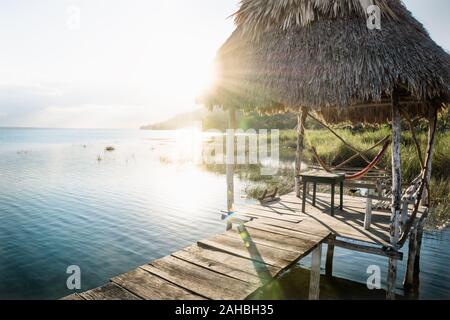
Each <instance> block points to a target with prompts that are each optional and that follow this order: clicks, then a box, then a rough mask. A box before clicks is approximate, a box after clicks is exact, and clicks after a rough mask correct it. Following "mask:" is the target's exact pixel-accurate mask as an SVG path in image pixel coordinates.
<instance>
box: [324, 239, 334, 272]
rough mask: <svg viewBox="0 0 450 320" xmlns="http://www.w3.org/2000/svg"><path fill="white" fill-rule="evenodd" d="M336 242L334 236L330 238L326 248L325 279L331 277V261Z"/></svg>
mask: <svg viewBox="0 0 450 320" xmlns="http://www.w3.org/2000/svg"><path fill="white" fill-rule="evenodd" d="M335 241H336V235H333V236H331V237H330V241H328V248H327V261H326V264H325V275H326V276H327V277H332V276H333V259H334V242H335Z"/></svg>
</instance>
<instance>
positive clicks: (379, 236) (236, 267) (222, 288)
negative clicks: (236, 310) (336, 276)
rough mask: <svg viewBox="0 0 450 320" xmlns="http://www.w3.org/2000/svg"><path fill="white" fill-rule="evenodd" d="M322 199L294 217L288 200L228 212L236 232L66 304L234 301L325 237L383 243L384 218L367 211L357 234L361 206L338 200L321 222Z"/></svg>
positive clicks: (325, 198) (294, 203)
mask: <svg viewBox="0 0 450 320" xmlns="http://www.w3.org/2000/svg"><path fill="white" fill-rule="evenodd" d="M329 197H330V195H326V194H318V196H317V207H313V206H312V205H311V204H308V205H307V208H306V214H304V213H301V204H300V200H299V199H298V198H296V196H295V195H294V194H289V195H286V196H283V197H282V198H281V200H280V201H277V202H274V203H271V204H266V205H259V204H254V205H248V206H244V207H238V208H236V217H242V218H246V219H248V220H251V221H248V222H246V223H245V224H244V225H243V227H242V228H240V230H239V231H238V230H237V229H235V228H234V229H233V230H230V231H227V232H224V233H223V234H220V235H217V236H214V237H211V238H209V239H205V240H200V241H198V242H197V243H196V244H194V245H192V246H190V247H188V248H185V249H183V250H180V251H178V252H175V253H173V254H171V255H169V256H167V257H164V258H162V259H158V260H155V261H153V262H150V263H149V264H146V265H143V266H140V267H138V268H137V269H135V270H132V271H130V272H128V273H126V274H123V275H119V276H117V277H115V278H112V279H111V281H110V283H108V284H106V285H105V286H102V287H100V288H96V289H93V290H90V291H87V292H84V293H80V294H74V295H71V296H69V297H66V298H65V299H67V300H122V299H125V300H130V299H149V300H161V299H171V300H179V299H183V300H189V299H194V300H202V299H216V300H242V299H246V298H248V297H249V296H251V295H252V294H253V293H254V292H255V291H257V290H258V289H259V288H261V287H262V286H264V285H265V284H267V283H268V282H270V281H272V279H274V278H276V277H277V276H279V275H280V274H281V273H282V272H283V271H285V270H287V269H289V268H290V267H292V266H293V265H294V264H295V263H297V262H298V261H299V260H300V259H302V258H304V257H305V256H307V255H308V254H309V253H311V252H312V251H313V250H314V249H315V248H317V247H318V246H319V245H321V244H322V243H323V242H326V241H328V239H329V238H330V236H331V235H333V236H338V237H342V238H345V239H352V240H359V241H363V242H367V243H370V244H374V245H379V246H387V245H388V243H389V220H390V213H389V212H383V211H374V212H373V217H372V221H373V224H372V229H371V230H370V231H367V230H365V229H364V212H365V206H366V205H365V202H364V200H363V199H360V198H354V197H348V196H346V197H345V198H344V204H345V205H344V210H343V211H340V210H336V211H335V216H334V217H331V216H330V215H329V210H330V208H329V203H330V201H329Z"/></svg>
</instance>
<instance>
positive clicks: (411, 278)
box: [403, 221, 424, 297]
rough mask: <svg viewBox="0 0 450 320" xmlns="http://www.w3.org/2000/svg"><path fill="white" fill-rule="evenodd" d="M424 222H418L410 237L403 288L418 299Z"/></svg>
mask: <svg viewBox="0 0 450 320" xmlns="http://www.w3.org/2000/svg"><path fill="white" fill-rule="evenodd" d="M423 228H424V226H423V222H422V221H418V222H417V223H415V225H414V227H413V228H412V229H411V233H410V235H409V248H408V262H407V264H406V273H405V280H404V282H403V287H404V290H405V293H406V294H407V295H408V296H411V297H417V295H418V293H419V287H420V252H421V247H422V238H423Z"/></svg>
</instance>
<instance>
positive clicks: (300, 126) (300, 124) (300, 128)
mask: <svg viewBox="0 0 450 320" xmlns="http://www.w3.org/2000/svg"><path fill="white" fill-rule="evenodd" d="M307 116H308V111H307V109H306V108H302V109H301V112H300V113H299V114H298V118H297V150H296V152H295V192H296V194H297V197H298V198H299V197H300V195H301V186H302V185H301V181H300V173H301V171H302V160H303V150H304V148H305V124H306V118H307Z"/></svg>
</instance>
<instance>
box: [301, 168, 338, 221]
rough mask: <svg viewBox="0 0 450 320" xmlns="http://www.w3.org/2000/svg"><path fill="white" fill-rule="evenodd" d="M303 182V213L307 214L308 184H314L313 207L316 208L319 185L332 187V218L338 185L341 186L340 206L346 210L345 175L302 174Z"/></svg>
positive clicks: (322, 172) (319, 172) (315, 172)
mask: <svg viewBox="0 0 450 320" xmlns="http://www.w3.org/2000/svg"><path fill="white" fill-rule="evenodd" d="M300 177H301V178H302V181H303V197H302V212H303V213H305V212H306V190H307V187H308V183H310V182H311V183H313V203H312V205H313V206H316V193H317V184H318V183H320V184H329V185H331V216H334V195H335V192H336V184H338V183H339V186H340V205H339V208H340V209H341V210H342V209H343V208H344V181H345V175H344V174H333V173H328V172H325V171H309V172H305V173H302V174H300Z"/></svg>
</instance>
